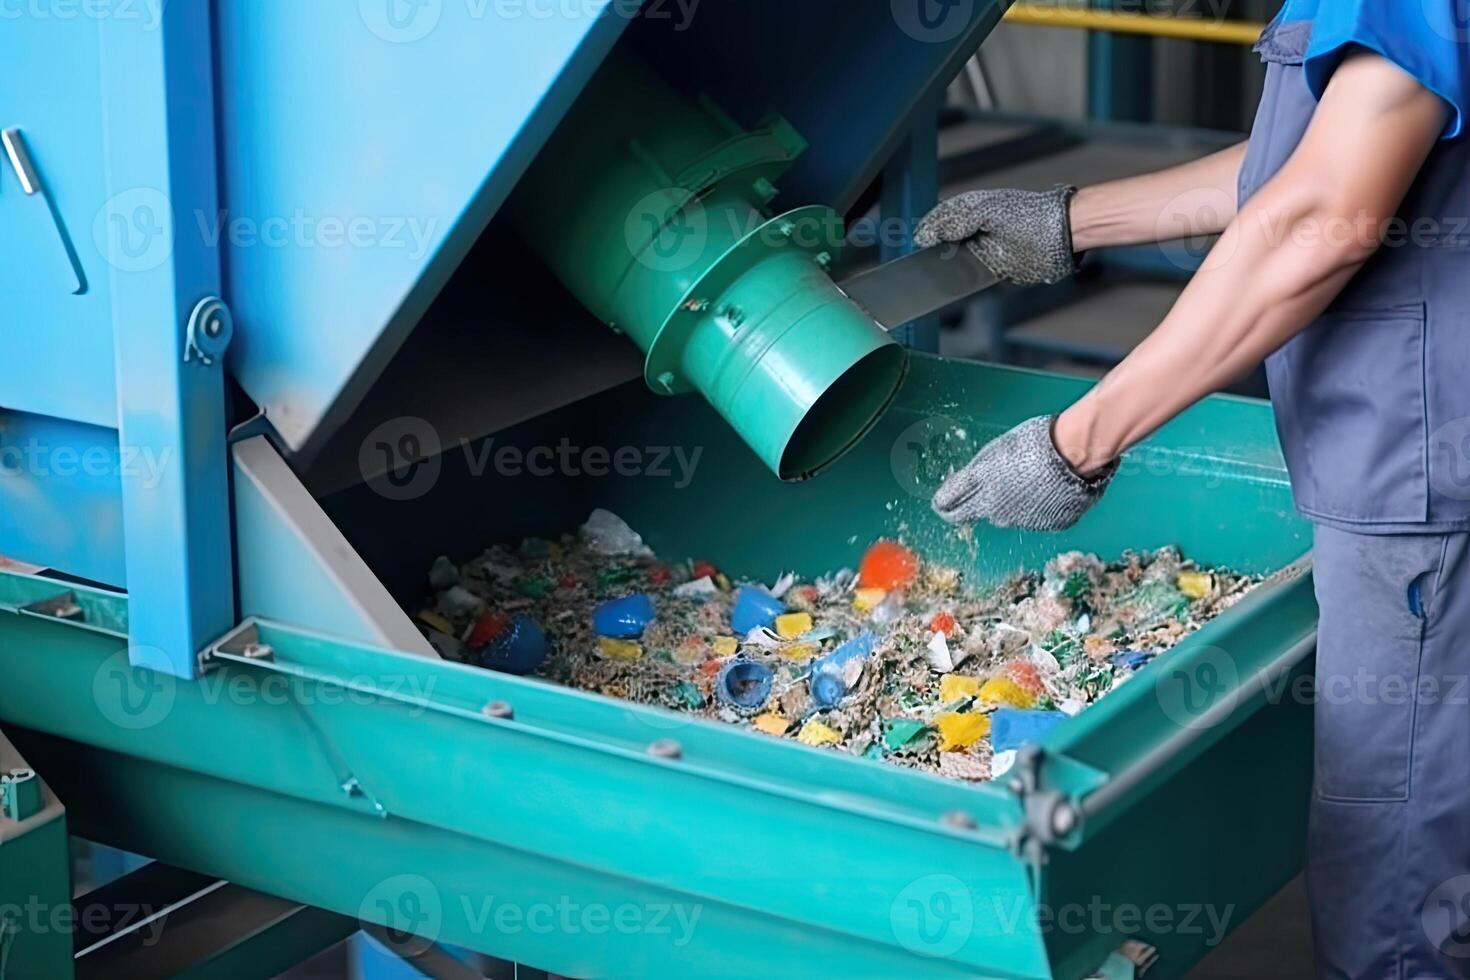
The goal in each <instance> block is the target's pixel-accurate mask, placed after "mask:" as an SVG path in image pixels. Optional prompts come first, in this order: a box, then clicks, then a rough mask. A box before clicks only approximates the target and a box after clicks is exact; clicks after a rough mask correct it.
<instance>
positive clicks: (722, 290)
mask: <svg viewBox="0 0 1470 980" xmlns="http://www.w3.org/2000/svg"><path fill="white" fill-rule="evenodd" d="M805 149H806V143H805V141H804V140H803V139H802V138H801V137H800V135H798V134H797V133H796V131H795V130H794V129H792V128H791V126H790V125H789V124H788V123H787V122H786V121H785V120H784V119H781V118H780V117H779V116H771V117H768V118H767V119H765V120H763V121H762V122H761V124H760V125H759V126H757V127H756V128H755V129H753V130H745V129H743V128H741V127H740V126H739V125H737V124H736V123H735V122H734V121H733V120H731V119H730V118H729V117H728V116H726V115H725V114H724V113H723V112H721V111H720V110H719V108H718V107H717V106H715V105H714V104H713V103H712V102H710V101H709V100H708V99H704V98H701V99H699V100H698V101H697V102H691V101H689V100H686V99H685V98H683V97H682V96H681V95H679V94H678V93H676V92H674V91H673V90H672V89H671V88H669V86H667V85H666V84H665V83H664V82H663V81H662V80H660V79H659V78H658V77H657V76H655V75H654V74H653V73H652V72H651V71H649V70H648V69H647V68H646V67H645V66H644V65H642V64H641V63H640V62H638V61H637V60H636V59H634V58H633V57H631V56H629V55H627V54H624V53H615V54H614V55H612V56H611V57H610V58H609V60H608V62H607V63H606V64H605V65H604V66H603V68H602V69H601V71H600V72H599V74H598V76H597V78H596V79H595V80H594V81H593V83H592V84H591V85H590V86H589V87H588V91H587V93H586V95H584V97H583V98H582V100H581V101H580V102H579V103H578V104H577V105H576V106H575V107H574V108H573V109H572V111H571V112H570V113H569V114H568V116H567V118H566V120H565V121H564V122H563V124H562V126H561V127H560V129H559V130H558V131H557V133H556V134H555V135H554V136H553V137H552V139H551V140H550V141H549V142H548V144H547V146H546V148H545V149H544V150H543V151H542V153H541V156H540V157H539V158H538V159H537V161H536V163H535V165H534V166H533V167H532V168H531V171H530V173H529V174H528V175H527V177H526V178H525V179H524V180H523V181H522V182H521V185H520V187H519V188H518V189H517V191H516V195H515V198H514V199H513V201H512V202H511V209H512V214H513V216H514V220H515V222H516V225H517V227H518V228H519V230H520V232H521V234H522V236H523V237H524V238H525V240H526V241H527V243H528V244H529V245H530V246H531V248H532V249H533V250H534V251H535V252H536V253H537V254H538V255H539V256H540V257H541V258H542V260H543V261H545V262H546V263H547V265H548V266H550V267H551V269H552V271H553V272H554V273H555V274H556V275H557V277H558V278H559V279H560V280H561V281H562V283H563V284H565V285H566V286H567V288H568V289H569V290H571V292H572V294H573V295H575V296H576V297H577V298H578V300H580V301H581V302H582V304H583V305H584V306H586V307H587V308H588V309H589V310H591V311H592V313H593V314H595V315H596V316H597V317H598V318H600V319H601V320H603V321H604V322H605V323H607V324H608V325H609V326H611V327H612V328H613V329H615V330H617V331H619V332H621V333H625V334H627V335H628V336H629V337H631V338H632V339H633V340H634V342H636V343H637V344H638V346H639V347H640V348H642V349H643V351H644V352H645V353H646V354H647V355H648V357H647V360H646V362H645V364H644V377H645V380H646V381H647V382H648V384H649V386H650V387H651V388H652V389H653V390H654V391H656V392H658V393H660V394H665V395H676V394H683V393H685V392H689V391H699V392H701V393H702V394H703V395H704V396H705V398H707V399H708V400H709V402H710V404H711V405H713V406H714V407H715V409H716V410H717V411H718V412H719V413H720V414H721V415H722V416H724V418H725V419H726V420H727V421H728V422H729V423H730V424H731V425H732V426H733V427H734V428H735V430H736V431H737V432H738V433H739V434H740V436H741V438H742V439H744V440H745V442H746V443H747V444H748V445H749V446H750V447H751V448H752V449H753V450H754V451H755V452H756V454H757V455H758V456H759V457H760V458H761V460H762V461H763V462H764V463H765V464H766V466H767V467H769V468H770V469H771V470H772V471H773V472H775V473H776V475H777V476H779V477H780V478H781V479H783V480H803V479H806V478H807V477H809V476H812V475H814V474H815V473H817V472H818V471H820V470H821V469H822V468H823V467H825V466H827V465H828V464H829V463H832V462H833V461H835V460H836V459H838V458H839V457H840V456H841V455H842V454H843V453H844V452H846V451H847V450H848V449H849V448H850V447H852V446H853V445H854V444H856V442H857V441H858V440H859V439H860V438H861V437H862V436H863V435H865V434H866V433H867V432H868V430H869V429H871V428H872V426H873V424H874V423H876V422H877V420H878V418H879V417H880V416H881V415H882V414H883V411H884V409H886V408H887V407H888V404H889V403H890V402H891V401H892V399H893V396H894V395H895V394H896V393H897V391H898V387H899V385H900V384H901V383H902V381H903V378H904V375H905V373H906V371H907V367H908V359H907V354H906V352H905V351H904V350H903V348H902V347H900V346H899V345H898V344H896V343H894V342H893V340H892V339H891V338H890V337H889V336H888V334H887V333H886V332H885V331H884V330H883V329H882V327H880V326H879V325H878V324H877V323H875V322H874V321H873V319H872V317H870V316H868V314H866V313H864V312H863V311H862V310H861V309H860V308H858V307H857V306H856V305H854V304H853V303H852V302H851V301H850V300H849V299H848V298H847V297H846V296H845V295H844V294H843V293H842V291H841V290H839V289H838V288H837V286H836V284H835V283H834V282H833V281H832V278H831V276H830V275H829V274H828V271H827V270H828V269H829V268H830V267H831V265H832V263H833V261H834V260H835V258H836V255H837V252H838V250H839V249H840V247H841V244H842V240H843V227H842V219H841V217H840V216H838V215H837V214H836V213H835V212H833V211H831V210H830V209H828V208H823V207H805V208H799V209H797V210H795V211H790V212H787V213H786V214H782V215H777V216H772V214H771V213H770V212H769V211H768V210H767V206H768V205H769V204H770V202H771V200H772V199H773V198H774V197H775V196H776V193H777V192H776V187H775V184H774V181H775V180H776V179H777V178H778V177H779V176H780V175H781V173H782V172H784V171H785V169H786V168H787V167H788V166H790V165H791V163H792V161H794V160H795V159H796V158H797V157H798V156H799V155H800V154H801V153H802V152H803V151H804V150H805Z"/></svg>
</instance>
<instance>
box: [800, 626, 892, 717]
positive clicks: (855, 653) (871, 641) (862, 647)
mask: <svg viewBox="0 0 1470 980" xmlns="http://www.w3.org/2000/svg"><path fill="white" fill-rule="evenodd" d="M876 644H877V638H876V637H875V636H874V635H873V632H872V630H863V631H862V632H861V633H859V634H858V635H857V636H855V637H853V638H852V639H850V640H848V641H847V642H846V643H844V644H842V646H840V647H838V648H837V649H836V650H833V651H832V652H831V653H829V654H827V655H826V656H825V657H823V658H822V659H820V660H818V661H817V662H816V663H814V664H812V676H811V682H810V684H811V691H812V700H813V701H814V702H816V704H817V707H819V708H830V707H832V706H833V705H834V704H836V703H837V702H838V701H841V700H842V699H843V698H844V697H846V696H847V681H846V680H845V679H844V678H843V676H842V675H843V672H844V669H845V668H846V667H847V665H848V663H849V662H850V661H852V660H866V659H867V658H868V656H869V655H871V654H872V652H873V647H874V646H875V645H876Z"/></svg>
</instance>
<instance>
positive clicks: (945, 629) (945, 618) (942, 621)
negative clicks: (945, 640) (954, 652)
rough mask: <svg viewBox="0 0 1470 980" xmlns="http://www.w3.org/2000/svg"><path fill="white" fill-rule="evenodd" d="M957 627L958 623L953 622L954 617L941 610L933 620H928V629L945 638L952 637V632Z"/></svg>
mask: <svg viewBox="0 0 1470 980" xmlns="http://www.w3.org/2000/svg"><path fill="white" fill-rule="evenodd" d="M958 627H959V623H956V622H955V619H954V616H952V615H950V614H949V613H947V612H944V611H943V610H941V611H939V612H937V613H935V614H934V618H933V619H931V620H929V629H931V630H933V631H934V632H936V633H943V634H944V635H945V636H954V631H955V630H956V629H957V628H958Z"/></svg>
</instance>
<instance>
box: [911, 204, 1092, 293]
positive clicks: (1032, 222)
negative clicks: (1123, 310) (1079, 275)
mask: <svg viewBox="0 0 1470 980" xmlns="http://www.w3.org/2000/svg"><path fill="white" fill-rule="evenodd" d="M1075 193H1077V188H1075V187H1064V186H1060V185H1059V186H1057V187H1054V188H1052V189H1051V190H1049V191H1018V190H996V191H968V192H967V193H964V194H958V195H956V196H954V197H952V198H950V199H949V200H947V201H944V202H943V203H941V204H940V205H939V206H938V207H937V208H935V209H934V210H933V211H930V212H929V213H928V214H927V215H926V216H925V217H924V220H923V221H920V222H919V227H918V229H917V230H915V232H914V244H916V245H918V246H919V247H920V248H931V247H932V246H935V245H938V244H939V243H940V242H964V243H965V244H966V245H968V246H969V248H970V251H971V252H974V253H975V257H976V258H977V259H979V260H980V261H981V262H984V263H985V267H986V268H988V269H989V270H990V271H991V272H994V273H995V274H996V275H997V276H999V277H1000V278H1001V279H1005V280H1008V281H1010V282H1016V283H1023V284H1026V285H1035V284H1037V283H1052V282H1059V281H1061V280H1062V279H1065V278H1067V277H1068V276H1070V275H1072V273H1074V272H1076V271H1077V257H1076V256H1075V255H1074V254H1073V253H1072V219H1071V209H1070V207H1069V203H1070V202H1071V200H1072V195H1073V194H1075Z"/></svg>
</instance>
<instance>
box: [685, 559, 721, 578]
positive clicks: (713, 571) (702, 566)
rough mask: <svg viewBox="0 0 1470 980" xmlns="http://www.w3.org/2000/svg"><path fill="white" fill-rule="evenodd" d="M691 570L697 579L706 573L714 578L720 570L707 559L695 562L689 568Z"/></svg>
mask: <svg viewBox="0 0 1470 980" xmlns="http://www.w3.org/2000/svg"><path fill="white" fill-rule="evenodd" d="M691 571H692V572H693V574H694V577H695V578H697V579H698V578H704V577H705V576H706V575H708V576H709V577H710V578H714V577H715V576H716V575H718V574H720V570H719V569H718V568H716V567H715V566H714V565H712V564H711V563H709V562H707V561H697V562H695V563H694V567H693V568H692V569H691Z"/></svg>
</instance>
